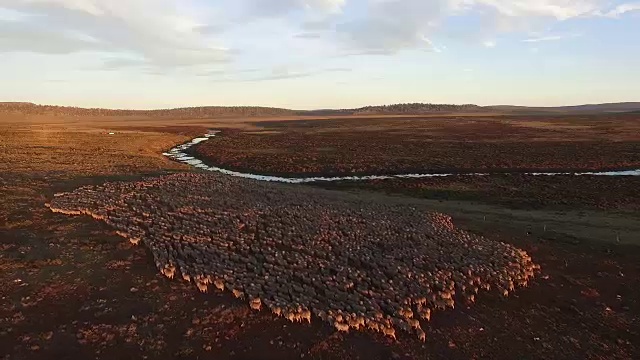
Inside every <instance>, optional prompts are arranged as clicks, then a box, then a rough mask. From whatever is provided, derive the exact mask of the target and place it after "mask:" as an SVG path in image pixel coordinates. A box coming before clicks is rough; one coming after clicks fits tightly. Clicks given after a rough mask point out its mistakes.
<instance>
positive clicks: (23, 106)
mask: <svg viewBox="0 0 640 360" xmlns="http://www.w3.org/2000/svg"><path fill="white" fill-rule="evenodd" d="M632 111H633V112H640V102H625V103H610V104H588V105H577V106H559V107H527V106H511V105H500V106H478V105H473V104H464V105H453V104H429V103H408V104H392V105H381V106H365V107H361V108H355V109H322V110H291V109H282V108H272V107H260V106H200V107H185V108H175V109H160V110H116V109H99V108H79V107H70V106H53V105H37V104H33V103H28V102H0V113H14V114H25V115H53V116H78V117H80V116H142V117H163V118H167V117H170V118H176V119H205V118H220V117H270V116H274V117H275V116H339V115H422V114H439V113H441V114H448V113H480V114H481V113H485V112H486V113H488V112H499V113H507V114H573V113H577V114H586V113H621V112H632Z"/></svg>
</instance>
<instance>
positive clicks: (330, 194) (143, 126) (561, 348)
mask: <svg viewBox="0 0 640 360" xmlns="http://www.w3.org/2000/svg"><path fill="white" fill-rule="evenodd" d="M277 120H278V119H277V118H276V117H264V118H244V117H243V118H223V117H217V118H214V117H201V116H198V117H193V118H191V117H189V116H186V115H185V116H181V117H180V118H172V117H171V116H164V115H163V116H158V115H157V114H139V115H136V116H131V115H126V114H125V115H123V114H106V115H105V114H100V113H89V114H87V113H80V114H79V115H74V114H70V113H68V112H63V113H60V114H57V113H53V114H51V113H49V112H47V113H42V112H38V113H35V114H34V113H30V112H28V111H26V112H24V111H23V110H14V111H12V112H7V113H2V114H0V139H1V140H2V141H1V142H0V251H1V252H0V280H1V282H2V284H3V286H2V288H0V359H4V358H6V359H51V358H69V359H71V358H73V359H75V358H77V357H78V356H80V357H86V358H105V359H107V358H114V357H116V358H120V359H126V358H131V359H134V358H135V359H140V358H156V359H171V358H205V357H215V358H221V359H225V358H238V359H252V358H272V359H283V358H301V357H304V358H317V359H331V358H361V359H387V358H397V359H399V358H408V359H471V358H475V359H482V358H491V359H513V358H531V359H542V358H553V359H575V358H585V359H630V358H637V357H638V356H640V348H638V344H640V290H639V289H640V280H639V279H640V265H639V263H638V261H637V259H638V256H640V215H639V213H638V207H637V204H638V203H640V194H639V193H638V190H637V189H638V188H639V186H636V184H637V183H638V180H637V178H635V177H595V176H563V177H535V178H534V177H531V176H529V175H522V174H516V175H505V174H496V175H491V176H484V177H482V178H480V179H477V180H476V179H474V178H469V177H463V176H459V177H452V178H437V179H410V180H391V181H371V182H364V183H363V182H359V183H356V182H351V183H335V184H323V185H321V186H323V187H330V188H331V189H329V190H326V189H318V187H317V186H315V185H311V186H306V185H305V186H303V185H274V184H264V183H256V182H253V181H249V180H244V179H242V180H240V179H234V178H231V179H230V178H228V177H225V176H223V175H217V174H209V173H203V172H200V171H197V170H196V169H193V168H190V167H188V166H186V165H184V164H179V163H176V162H172V161H169V160H168V159H167V158H165V157H163V156H162V153H163V152H164V151H166V150H168V149H169V148H171V147H173V146H175V145H177V144H180V143H183V142H185V141H187V140H189V139H190V138H193V137H196V136H200V135H202V134H204V133H205V132H206V131H207V130H208V129H217V130H222V133H221V134H220V137H219V138H218V137H216V138H215V139H213V140H209V141H208V142H205V143H203V144H202V145H201V146H199V147H197V148H196V149H195V150H194V151H195V152H196V153H197V154H201V155H203V156H206V157H207V159H208V160H207V161H209V162H211V163H212V164H215V165H219V166H222V167H228V168H230V169H236V170H242V171H249V172H254V173H260V174H278V175H302V174H304V175H310V174H321V175H332V174H372V173H376V174H380V173H399V172H416V171H421V172H429V171H433V172H440V171H446V172H468V171H486V172H492V173H493V172H495V173H504V172H510V173H511V172H520V171H524V170H563V171H564V170H599V169H628V168H640V166H639V165H640V158H638V156H639V154H640V151H638V149H639V146H640V145H639V144H640V138H638V134H640V131H638V130H639V128H640V119H639V118H638V115H637V114H636V115H622V114H616V115H597V116H596V115H594V116H589V115H584V116H583V115H581V116H579V117H572V116H569V115H563V116H555V115H554V116H553V117H551V116H547V117H545V116H536V117H531V118H523V117H514V116H498V115H495V116H494V115H487V114H483V115H482V116H478V115H474V116H454V115H452V116H439V117H438V116H430V117H425V116H420V117H401V118H398V117H384V118H380V117H368V118H367V117H362V116H358V117H344V118H338V119H325V120H321V121H315V120H313V119H304V120H302V121H299V120H296V118H295V117H293V116H291V115H287V118H286V122H284V121H283V122H281V121H277ZM283 120H285V119H283ZM109 133H113V135H110V134H109ZM578 160H580V161H578ZM145 184H147V185H149V184H150V185H149V186H147V185H145ZM247 184H249V185H247ZM143 188H145V189H143ZM336 189H338V190H342V191H336ZM344 190H346V192H344ZM387 193H392V194H387ZM56 194H58V195H56ZM170 199H173V200H171V201H169V200H170ZM47 204H49V207H50V208H47V206H46V205H47ZM154 206H155V207H156V209H155V210H154V211H149V210H147V208H150V207H151V208H152V207H154ZM305 206H306V207H305ZM409 207H410V208H412V209H416V210H415V212H411V213H409V214H407V213H406V209H407V208H409ZM105 209H106V210H105ZM399 209H400V210H399ZM51 210H54V211H51ZM60 212H63V213H60ZM65 212H66V213H67V214H64V213H65ZM83 213H84V215H82V214H83ZM144 213H147V214H149V215H151V214H155V215H154V216H148V217H149V218H153V219H156V220H154V221H151V222H150V223H149V224H146V225H145V222H144V220H145V219H144V217H145V216H144ZM398 213H402V214H404V215H403V216H399V215H398ZM433 213H443V214H446V215H448V216H450V218H449V217H448V216H445V215H428V214H433ZM69 214H70V215H69ZM73 214H76V215H73ZM423 214H424V216H422V215H423ZM87 215H93V216H94V217H95V218H97V220H96V219H92V217H91V216H87ZM178 215H179V216H178ZM137 217H140V219H138V220H136V219H137ZM177 218H179V219H181V220H180V221H173V220H175V219H177ZM194 219H198V221H195V220H194ZM449 219H450V220H449ZM107 220H108V221H107ZM358 221H361V222H362V223H361V224H360V223H358ZM152 224H156V225H154V226H150V225H152ZM201 224H207V226H204V228H203V229H200V230H198V226H199V225H201ZM243 224H244V225H243ZM169 230H170V232H171V234H172V236H173V235H174V234H176V235H179V236H178V237H179V238H178V239H175V238H167V239H164V240H163V241H158V239H162V238H163V237H162V236H165V235H167V234H166V232H169ZM205 230H208V231H220V232H222V233H220V234H217V236H218V239H222V240H224V241H221V242H219V243H214V244H207V243H204V244H202V236H203V234H202V231H205ZM409 230H411V231H409ZM158 232H159V233H158ZM156 233H157V234H158V236H152V235H154V234H156ZM411 233H415V235H414V236H409V235H410V234H411ZM261 234H262V235H264V236H263V237H261ZM313 234H323V235H324V237H314V236H312V235H313ZM359 234H360V235H359ZM267 235H269V236H267ZM123 236H124V237H127V238H128V239H129V240H124V239H123ZM402 236H405V237H406V239H403V238H402ZM429 239H436V240H429ZM438 239H440V240H438ZM430 241H432V242H430ZM134 243H138V244H139V245H143V246H136V245H134ZM225 244H226V245H225ZM470 244H473V245H472V246H470ZM207 246H208V247H207ZM385 246H387V247H389V248H385V249H386V250H385V249H382V248H384V247H385ZM425 246H426V248H425ZM474 246H480V247H481V248H482V249H483V250H482V251H479V250H477V249H474ZM380 247H382V248H380ZM274 248H275V249H278V250H279V251H280V250H281V251H282V252H283V253H284V255H283V257H282V258H280V259H279V258H278V257H279V255H276V254H278V253H279V252H274ZM196 249H199V250H196ZM375 249H379V251H380V252H384V253H385V254H387V255H389V256H388V257H385V256H380V253H376V250H375ZM525 252H526V257H525V256H524V255H522V254H523V253H525ZM498 253H501V254H512V255H511V256H514V258H512V259H511V260H504V259H503V261H506V262H501V261H499V259H498V258H494V256H496V254H498ZM436 254H437V255H436ZM421 256H422V257H421ZM529 256H530V257H531V261H532V262H530V260H528V257H529ZM220 257H222V258H223V259H224V260H225V261H221V260H220ZM251 259H253V260H251ZM514 259H519V260H518V261H514ZM415 260H418V261H417V263H414V262H413V261H415ZM472 260H473V262H474V264H475V265H476V266H478V269H481V270H482V269H484V270H483V271H485V272H481V273H478V275H477V276H476V275H475V274H474V276H472V275H469V273H468V272H466V270H468V269H467V268H465V267H469V263H468V262H469V261H472ZM421 261H422V263H420V262H421ZM520 261H522V262H520ZM510 262H514V263H516V264H522V266H521V267H517V266H516V267H515V269H518V270H517V271H515V272H514V273H513V277H514V278H513V279H508V278H506V277H504V276H503V278H502V280H500V279H499V277H494V276H497V275H499V272H500V269H502V268H508V266H506V265H505V264H508V263H510ZM287 264H288V265H287ZM301 264H307V266H306V267H305V266H301V268H295V267H293V268H292V267H290V265H301ZM323 264H324V265H325V266H322V265H323ZM533 264H537V265H539V266H540V271H539V272H536V274H535V276H534V277H533V278H532V279H529V277H530V276H529V274H531V272H532V270H535V269H536V268H537V266H534V265H533ZM505 266H506V267H505ZM216 267H217V268H216ZM323 269H324V270H323ZM323 271H324V272H326V274H325V273H324V272H323ZM422 271H424V272H431V273H437V272H438V271H442V273H441V275H440V276H442V277H443V278H442V279H440V282H441V283H440V284H439V285H433V284H431V283H430V282H428V281H423V282H420V281H419V279H418V278H412V277H411V276H409V275H408V274H410V273H415V274H416V276H418V275H420V273H421V272H422ZM536 271H537V270H536ZM449 272H451V274H450V275H449ZM492 272H493V275H492ZM219 274H226V275H228V276H227V277H225V276H220V277H219V278H216V275H219ZM231 274H232V275H234V276H229V275H231ZM314 274H315V275H317V278H314ZM456 274H457V275H456ZM509 274H510V273H509V272H507V275H509ZM170 275H171V276H170ZM265 275H268V276H269V279H271V278H275V279H276V281H275V284H270V281H267V283H266V284H261V283H260V282H258V281H256V280H260V281H262V279H264V278H265ZM301 275H302V276H301ZM374 275H377V276H374ZM465 276H469V277H472V279H470V280H472V281H471V283H468V282H467V284H465V283H464V281H465V280H469V279H466V278H465ZM509 276H511V275H509ZM518 276H519V277H520V278H519V279H516V278H517V277H518ZM167 277H175V279H173V280H171V279H168V278H167ZM324 277H326V278H324ZM352 277H353V278H352ZM448 277H450V278H448ZM476 277H477V278H478V279H476ZM434 278H437V276H434ZM523 279H524V280H526V281H525V282H526V285H527V286H526V287H523V286H524V285H525V283H524V282H522V281H520V282H519V281H514V280H523ZM185 280H189V281H185ZM305 280H308V281H309V282H307V281H305ZM327 280H330V281H333V283H331V282H327ZM426 280H429V281H431V280H433V279H426ZM505 280H506V282H504V281H505ZM509 281H511V282H514V284H510V283H509ZM352 282H353V284H352ZM389 283H392V284H393V285H391V286H389ZM485 283H487V284H489V286H488V288H489V289H490V290H489V291H484V290H480V289H478V290H479V293H478V294H477V295H478V296H477V297H476V296H475V295H476V294H475V289H474V288H473V287H479V288H480V287H482V286H480V285H484V284H485ZM385 284H386V285H385ZM196 285H200V288H201V289H200V290H203V288H204V289H205V290H206V292H205V293H203V292H200V291H198V288H197V287H196ZM427 285H429V288H433V289H434V290H436V291H433V292H432V293H433V294H434V295H438V296H436V297H434V298H433V299H425V300H424V301H423V300H422V299H420V298H419V297H414V296H413V294H412V293H411V292H412V291H416V292H417V293H421V292H425V289H426V287H427ZM511 285H513V288H510V287H511ZM518 285H521V286H518ZM286 286H290V287H291V288H292V289H288V288H286ZM463 286H464V289H463ZM220 288H224V289H226V291H222V290H219V289H220ZM341 289H342V290H341ZM332 290H335V291H332ZM393 290H401V291H393ZM511 290H513V291H511ZM385 291H386V292H385ZM469 291H470V292H469ZM505 291H506V292H507V294H505ZM391 293H393V294H397V295H398V298H397V299H394V298H393V297H392V296H391ZM285 294H286V295H285ZM310 294H311V296H310ZM443 294H444V296H442V295H443ZM463 294H464V295H465V296H464V297H460V298H458V297H456V296H459V295H463ZM234 295H235V296H234ZM472 295H473V298H472V299H473V300H471V301H469V300H470V299H471V296H472ZM504 295H508V296H506V297H505V296H504ZM334 297H335V298H334ZM256 299H259V301H257V300H256ZM389 299H390V300H389ZM406 299H413V300H412V301H413V302H410V303H408V304H404V303H402V301H403V300H406ZM449 299H451V300H449ZM383 300H384V301H383ZM437 301H441V302H442V304H436V302H437ZM453 304H455V307H454V308H453V309H451V307H452V306H451V305H453ZM354 305H355V306H354ZM395 305H398V306H395ZM418 305H420V308H418ZM423 305H424V306H423ZM428 305H432V306H433V308H434V309H435V308H440V310H434V311H433V313H432V314H431V311H430V312H429V316H428V317H429V318H430V319H426V317H427V316H426V310H425V309H427V308H428V309H430V308H429V306H428ZM360 306H363V307H362V308H361V309H359V308H358V307H360ZM443 307H446V308H449V309H447V310H446V311H443V310H442V308H443ZM260 308H264V309H265V310H263V311H256V310H258V309H260ZM266 309H269V310H271V311H266ZM420 310H422V314H423V315H421V314H420ZM285 311H286V312H287V313H286V314H290V315H289V317H290V319H288V318H286V316H285V317H283V316H282V315H283V314H285ZM329 311H331V313H329ZM377 313H379V314H380V315H382V316H380V315H378V316H376V314H377ZM351 314H356V315H357V316H356V317H352V316H351ZM279 315H280V316H279ZM292 319H293V320H294V321H290V320H292ZM296 319H298V320H304V321H295V320H296ZM307 319H310V321H307ZM413 319H420V320H419V321H418V323H417V324H416V322H414V321H411V320H413ZM427 320H429V321H427ZM363 322H364V325H365V327H366V326H367V325H368V324H369V322H371V324H372V325H370V326H371V327H370V328H367V329H366V330H362V331H361V330H355V329H354V328H362V325H363V324H362V323H363ZM380 323H382V324H383V325H384V328H383V329H381V326H380ZM373 324H376V325H373ZM345 325H346V327H345ZM376 327H377V328H378V329H381V330H379V331H375V329H374V328H376ZM396 328H398V329H399V330H398V331H397V332H393V335H394V336H391V334H392V331H391V330H386V329H394V330H395V329H396ZM403 328H404V329H406V330H407V331H403V330H402V329H403ZM347 329H348V330H349V331H346V330H347ZM340 330H342V331H340ZM421 331H422V332H421ZM423 333H424V335H425V337H426V339H425V341H420V339H419V337H421V335H422V334H423ZM416 335H418V336H416ZM394 337H395V339H394Z"/></svg>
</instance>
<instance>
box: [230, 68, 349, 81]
mask: <svg viewBox="0 0 640 360" xmlns="http://www.w3.org/2000/svg"><path fill="white" fill-rule="evenodd" d="M351 71H352V69H351V68H344V67H336V68H325V69H312V70H294V69H291V68H290V67H289V66H279V67H275V68H273V69H272V71H271V74H268V75H264V76H258V77H253V78H245V79H241V80H239V81H242V82H257V81H273V80H285V79H297V78H303V77H310V76H316V75H320V74H326V73H340V72H351Z"/></svg>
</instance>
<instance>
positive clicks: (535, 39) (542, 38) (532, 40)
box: [522, 34, 582, 43]
mask: <svg viewBox="0 0 640 360" xmlns="http://www.w3.org/2000/svg"><path fill="white" fill-rule="evenodd" d="M580 36H582V35H581V34H564V35H547V36H539V37H532V38H528V39H524V40H522V41H523V42H527V43H537V42H546V41H558V40H564V39H572V38H577V37H580Z"/></svg>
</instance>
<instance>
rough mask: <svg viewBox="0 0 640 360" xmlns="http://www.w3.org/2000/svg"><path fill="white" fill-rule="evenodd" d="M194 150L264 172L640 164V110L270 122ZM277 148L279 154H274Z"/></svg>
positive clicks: (389, 171) (351, 172)
mask: <svg viewBox="0 0 640 360" xmlns="http://www.w3.org/2000/svg"><path fill="white" fill-rule="evenodd" d="M257 125H258V126H260V127H262V128H263V129H264V130H265V132H263V133H259V132H256V131H241V130H238V131H226V132H223V133H222V134H221V135H220V136H219V138H216V140H215V141H210V142H206V143H203V144H200V145H199V146H197V147H196V149H195V151H196V153H197V154H198V155H199V156H200V157H203V158H206V159H208V160H209V161H210V162H211V163H212V164H215V165H218V166H221V167H224V168H229V169H235V170H240V171H254V172H256V173H259V174H268V175H313V176H316V175H317V176H323V175H324V176H331V175H367V174H397V173H425V172H455V173H466V172H474V171H480V172H498V173H500V172H508V171H559V170H580V171H585V170H602V169H637V168H640V118H638V116H637V115H607V116H605V115H598V116H579V117H572V116H565V117H551V118H547V117H527V118H523V117H473V118H466V117H440V118H411V119H389V118H370V119H367V120H361V121H358V122H357V123H355V122H353V121H351V120H345V119H335V120H325V121H323V122H314V121H312V120H303V121H294V122H287V123H281V122H267V123H260V124H257ZM274 154H278V156H274Z"/></svg>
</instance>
